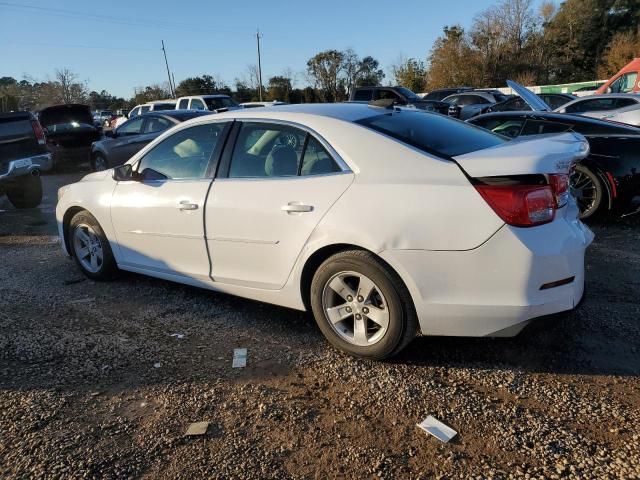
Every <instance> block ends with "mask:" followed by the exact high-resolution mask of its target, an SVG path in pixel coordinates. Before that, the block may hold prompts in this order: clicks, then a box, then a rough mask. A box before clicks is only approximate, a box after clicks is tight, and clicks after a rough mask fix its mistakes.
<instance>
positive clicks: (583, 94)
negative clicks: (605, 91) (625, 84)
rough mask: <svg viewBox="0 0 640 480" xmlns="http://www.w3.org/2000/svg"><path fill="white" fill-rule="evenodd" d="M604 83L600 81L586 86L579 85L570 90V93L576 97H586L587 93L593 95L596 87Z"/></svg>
mask: <svg viewBox="0 0 640 480" xmlns="http://www.w3.org/2000/svg"><path fill="white" fill-rule="evenodd" d="M605 83H606V82H602V83H598V84H596V85H591V86H588V87H580V88H577V89H575V90H574V91H573V92H571V94H572V95H574V96H576V97H586V96H588V95H593V94H594V93H596V90H598V88H600V87H601V86H602V85H604V84H605Z"/></svg>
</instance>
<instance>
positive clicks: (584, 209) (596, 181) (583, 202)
mask: <svg viewBox="0 0 640 480" xmlns="http://www.w3.org/2000/svg"><path fill="white" fill-rule="evenodd" d="M570 188H571V193H572V194H573V196H574V197H575V198H576V201H577V203H578V208H579V209H580V219H581V220H586V219H587V218H596V217H597V216H599V215H601V214H602V211H603V210H604V207H605V206H606V205H607V202H608V194H607V192H606V190H605V188H604V185H603V183H602V180H601V179H600V176H599V175H598V174H597V173H596V172H594V171H593V170H591V169H589V168H588V167H586V166H584V165H581V164H578V165H576V166H575V169H574V171H573V173H572V174H571V179H570Z"/></svg>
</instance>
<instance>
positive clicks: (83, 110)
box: [38, 103, 102, 166]
mask: <svg viewBox="0 0 640 480" xmlns="http://www.w3.org/2000/svg"><path fill="white" fill-rule="evenodd" d="M38 119H39V120H40V124H41V125H42V128H43V129H44V133H45V135H46V137H47V148H48V149H49V151H50V152H51V154H52V155H53V164H54V166H55V165H58V164H59V163H61V162H75V163H83V162H86V161H87V160H88V159H89V151H90V149H91V144H92V143H93V142H95V141H96V140H99V139H100V137H101V135H102V133H101V132H102V129H101V128H100V127H99V126H98V127H97V126H96V125H95V124H94V121H93V114H92V113H91V109H90V108H89V106H88V105H82V104H79V103H67V104H62V105H54V106H52V107H47V108H45V109H43V110H41V111H40V113H39V115H38Z"/></svg>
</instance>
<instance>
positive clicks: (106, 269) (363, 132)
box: [56, 104, 593, 359]
mask: <svg viewBox="0 0 640 480" xmlns="http://www.w3.org/2000/svg"><path fill="white" fill-rule="evenodd" d="M587 154H588V144H587V142H586V141H585V140H584V138H583V137H582V136H580V135H579V134H575V133H563V134H559V135H554V136H543V137H536V138H533V139H526V140H522V141H521V140H515V141H507V140H505V138H504V137H502V136H499V135H496V134H494V133H491V132H489V131H486V130H482V129H480V128H477V127H474V126H472V125H468V124H465V123H462V122H460V121H458V120H454V119H451V118H447V117H445V116H442V115H437V114H432V113H425V112H420V111H409V110H403V109H398V108H395V107H392V106H391V107H388V108H383V107H379V106H370V105H361V104H333V105H332V104H325V105H290V106H286V105H284V106H281V107H278V108H277V109H260V111H258V109H252V110H235V111H231V112H226V113H220V114H216V115H211V116H204V117H199V118H195V119H193V120H189V121H187V122H184V123H182V124H180V125H178V126H176V127H173V128H171V129H170V130H168V131H167V132H165V133H163V134H162V135H161V136H160V137H158V138H157V139H156V140H155V141H153V142H152V143H150V144H149V145H147V146H146V147H145V148H143V149H142V150H141V151H140V152H138V153H137V154H136V155H134V156H133V157H132V158H131V159H130V160H129V161H128V162H127V163H126V164H124V165H122V166H120V167H118V168H116V169H113V170H107V171H103V172H96V173H93V174H90V175H87V176H86V177H84V178H83V179H82V180H81V181H80V182H78V183H74V184H72V185H67V186H65V187H63V188H61V189H60V190H59V192H58V205H57V209H56V216H57V221H58V228H59V232H60V238H61V239H62V246H63V249H64V251H65V253H67V254H68V255H70V256H72V257H73V258H74V259H75V262H76V263H77V265H78V267H79V268H80V270H81V271H82V272H83V273H84V274H85V275H86V276H88V277H89V278H91V279H94V280H107V279H111V278H113V277H114V276H115V275H116V274H117V272H118V270H128V271H131V272H137V273H141V274H145V275H151V276H154V277H159V278H163V279H167V280H172V281H175V282H180V283H184V284H188V285H193V286H197V287H203V288H207V289H210V290H215V291H218V292H225V293H230V294H233V295H239V296H242V297H246V298H251V299H254V300H259V301H264V302H269V303H273V304H277V305H282V306H285V307H289V308H294V309H298V310H307V311H308V310H310V311H312V312H313V315H314V317H315V319H316V321H317V323H318V326H319V328H320V330H321V331H322V332H323V333H324V335H325V336H326V337H327V339H328V340H329V342H331V344H333V345H334V346H335V347H337V348H339V349H342V350H344V351H346V352H348V353H350V354H352V355H356V356H360V357H366V358H373V359H383V358H387V357H389V356H392V355H394V354H396V353H397V352H399V351H400V350H401V349H402V348H403V347H405V346H406V345H407V344H408V343H409V342H410V341H411V339H412V338H413V337H414V336H415V335H416V334H417V333H418V331H420V332H421V333H422V334H423V335H452V336H513V335H515V334H517V333H518V332H520V330H522V328H524V326H525V325H526V324H527V323H528V322H529V321H530V320H532V319H533V318H535V317H540V316H543V315H547V314H551V313H556V312H561V311H566V310H571V309H573V308H574V307H575V306H576V304H577V303H578V302H579V300H580V299H581V297H582V294H583V286H584V266H583V265H584V252H585V248H586V247H587V246H588V244H589V243H590V242H591V240H592V238H593V235H592V233H591V231H590V230H589V229H588V228H587V227H585V226H584V225H583V224H582V223H581V222H580V221H579V220H578V218H577V212H578V210H577V207H576V204H575V201H574V200H573V198H572V197H570V195H569V192H568V180H567V178H568V173H569V171H570V168H571V167H572V165H573V163H574V162H576V161H578V160H580V159H582V158H584V157H585V156H586V155H587Z"/></svg>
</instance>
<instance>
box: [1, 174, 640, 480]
mask: <svg viewBox="0 0 640 480" xmlns="http://www.w3.org/2000/svg"><path fill="white" fill-rule="evenodd" d="M75 178H78V175H77V174H75V175H74V174H66V175H52V176H47V177H45V187H46V198H45V201H44V203H43V205H42V206H41V207H40V208H39V209H34V210H30V211H22V212H17V211H15V210H12V209H11V207H10V205H9V204H8V202H7V201H6V200H0V265H1V266H2V268H1V269H0V292H1V294H0V477H1V478H28V477H38V478H106V479H108V478H123V477H134V478H167V479H169V478H171V479H174V478H188V479H191V478H238V479H243V478H247V479H256V478H388V479H392V478H598V479H606V478H640V427H639V425H640V378H639V375H640V351H639V345H640V342H639V340H640V303H639V302H638V291H639V289H640V254H639V253H638V251H639V250H638V243H639V241H640V234H639V232H640V230H639V229H640V218H635V217H628V218H626V219H623V220H617V221H614V222H609V223H606V224H600V225H595V226H593V229H594V231H595V232H596V235H597V237H596V241H595V242H594V245H593V246H592V247H591V248H590V250H589V252H588V255H587V297H586V300H585V302H584V303H583V304H582V306H581V308H580V309H579V310H577V311H575V312H573V313H571V314H568V315H560V316H555V317H550V318H547V319H544V320H541V321H538V322H536V323H535V324H533V325H532V326H531V327H529V328H527V329H526V330H525V331H524V332H523V334H522V335H520V336H519V337H517V338H514V339H487V338H480V339H462V338H437V337H420V338H417V339H416V340H415V341H414V342H413V343H412V344H411V345H410V346H409V348H407V349H406V351H404V352H403V354H402V355H401V356H400V357H399V358H396V359H395V360H394V361H392V362H388V363H372V362H366V361H361V360H355V359H353V358H350V357H347V356H345V355H342V354H340V353H338V352H336V351H334V350H332V349H330V348H329V347H328V346H327V344H326V343H325V341H324V340H323V338H322V336H321V335H320V333H319V331H318V329H317V328H316V326H315V323H314V321H313V319H312V318H311V317H310V315H307V314H304V313H300V312H295V311H291V310H286V309H283V308H278V307H274V306H269V305H263V304H259V303H255V302H251V301H247V300H243V299H239V298H234V297H230V296H226V295H221V294H215V293H211V292H208V291H202V290H198V289H195V288H190V287H185V286H181V285H176V284H172V283H169V282H165V281H161V280H155V279H151V278H145V277H142V276H138V275H133V274H125V275H123V276H122V277H121V278H120V279H119V280H117V281H115V282H112V283H108V284H100V283H94V282H91V281H89V280H85V279H84V278H83V277H82V275H81V274H80V273H79V271H78V270H77V269H76V267H75V265H74V264H73V262H71V261H69V260H68V259H66V258H65V257H63V255H62V253H61V252H60V250H59V247H58V245H57V243H56V238H55V235H56V230H55V221H54V217H53V208H54V207H53V206H54V202H55V198H54V197H55V191H56V189H57V187H58V186H59V185H61V184H64V183H68V182H70V181H73V180H74V179H75ZM637 217H640V215H638V216H637ZM174 333H180V334H183V335H184V338H182V339H179V338H177V337H175V336H171V334H174ZM237 347H246V348H248V352H249V353H248V364H247V367H246V368H244V369H232V368H231V359H232V352H233V348H237ZM429 414H432V415H434V416H436V417H437V418H438V419H440V420H442V421H443V422H445V423H447V424H448V425H450V426H451V427H453V428H454V429H456V430H457V431H458V432H459V435H458V437H457V438H456V439H455V440H454V441H452V442H451V443H449V444H443V443H440V442H439V441H438V440H436V439H434V438H432V437H429V436H427V435H426V434H425V433H424V432H422V431H421V430H419V429H418V428H417V427H416V423H418V422H420V421H421V420H422V419H423V418H425V417H426V416H427V415H429ZM197 421H209V422H211V424H210V426H209V429H208V432H207V434H206V435H204V436H201V437H185V436H184V432H185V431H186V429H187V427H188V425H189V424H190V423H191V422H197Z"/></svg>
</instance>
